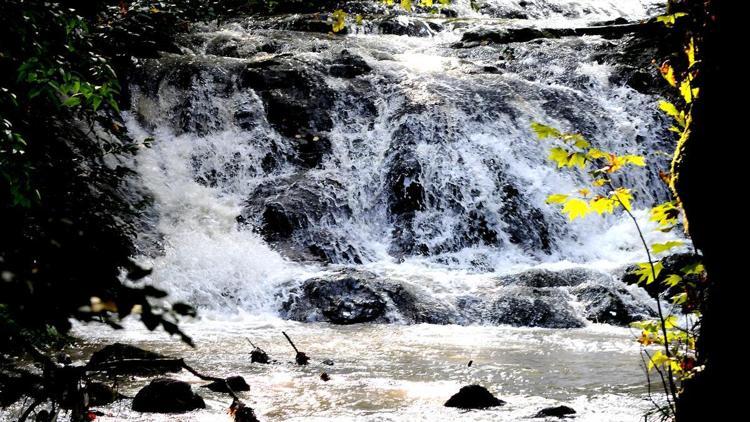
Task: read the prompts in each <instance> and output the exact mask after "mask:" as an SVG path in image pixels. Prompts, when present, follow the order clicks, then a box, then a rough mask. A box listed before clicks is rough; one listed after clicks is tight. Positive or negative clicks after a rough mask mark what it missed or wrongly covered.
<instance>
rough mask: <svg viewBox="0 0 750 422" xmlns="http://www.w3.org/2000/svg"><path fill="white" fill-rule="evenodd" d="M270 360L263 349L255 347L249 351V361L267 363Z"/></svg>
mask: <svg viewBox="0 0 750 422" xmlns="http://www.w3.org/2000/svg"><path fill="white" fill-rule="evenodd" d="M270 362H271V359H269V358H268V354H267V353H266V352H265V351H264V350H263V349H260V348H257V347H256V348H254V349H253V351H252V352H250V363H262V364H268V363H270Z"/></svg>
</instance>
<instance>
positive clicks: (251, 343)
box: [245, 337, 258, 349]
mask: <svg viewBox="0 0 750 422" xmlns="http://www.w3.org/2000/svg"><path fill="white" fill-rule="evenodd" d="M245 340H247V342H248V343H250V345H251V346H253V349H257V348H258V346H256V345H254V344H253V342H252V340H250V339H249V338H247V337H245Z"/></svg>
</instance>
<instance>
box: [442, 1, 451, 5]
mask: <svg viewBox="0 0 750 422" xmlns="http://www.w3.org/2000/svg"><path fill="white" fill-rule="evenodd" d="M450 3H451V0H440V4H442V5H443V6H446V5H448V4H450Z"/></svg>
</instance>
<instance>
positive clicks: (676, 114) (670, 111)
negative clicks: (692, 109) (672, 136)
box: [659, 101, 685, 130]
mask: <svg viewBox="0 0 750 422" xmlns="http://www.w3.org/2000/svg"><path fill="white" fill-rule="evenodd" d="M659 108H660V109H661V111H663V112H665V113H667V116H670V117H672V118H673V119H675V121H677V123H678V124H679V125H680V126H682V127H685V112H683V111H680V110H678V109H677V107H676V106H675V105H674V104H672V103H669V102H667V101H659ZM670 130H672V129H670Z"/></svg>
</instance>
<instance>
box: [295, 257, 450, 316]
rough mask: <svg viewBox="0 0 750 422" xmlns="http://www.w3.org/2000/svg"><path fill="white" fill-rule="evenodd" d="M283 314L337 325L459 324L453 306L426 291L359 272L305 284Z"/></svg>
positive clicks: (332, 276)
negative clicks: (387, 323)
mask: <svg viewBox="0 0 750 422" xmlns="http://www.w3.org/2000/svg"><path fill="white" fill-rule="evenodd" d="M281 312H282V314H283V315H285V316H286V317H287V318H290V319H293V320H297V321H328V322H331V323H334V324H355V323H360V322H406V323H431V324H450V323H457V322H459V319H458V317H457V314H456V312H455V310H454V309H453V308H452V307H451V306H450V304H448V303H446V302H444V301H441V300H439V299H437V298H435V297H434V296H433V295H431V294H429V293H428V292H426V291H425V290H424V289H423V288H421V287H419V286H417V285H415V284H411V283H406V282H398V281H395V280H387V279H383V278H382V277H380V276H378V275H376V274H374V273H371V272H368V271H362V270H355V269H344V270H339V271H336V272H334V273H332V274H329V275H323V276H319V277H315V278H311V279H308V280H306V281H304V282H303V283H302V285H301V286H300V287H297V288H293V289H292V290H291V292H290V295H289V298H288V299H287V300H286V301H285V302H284V303H283V304H282V309H281Z"/></svg>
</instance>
